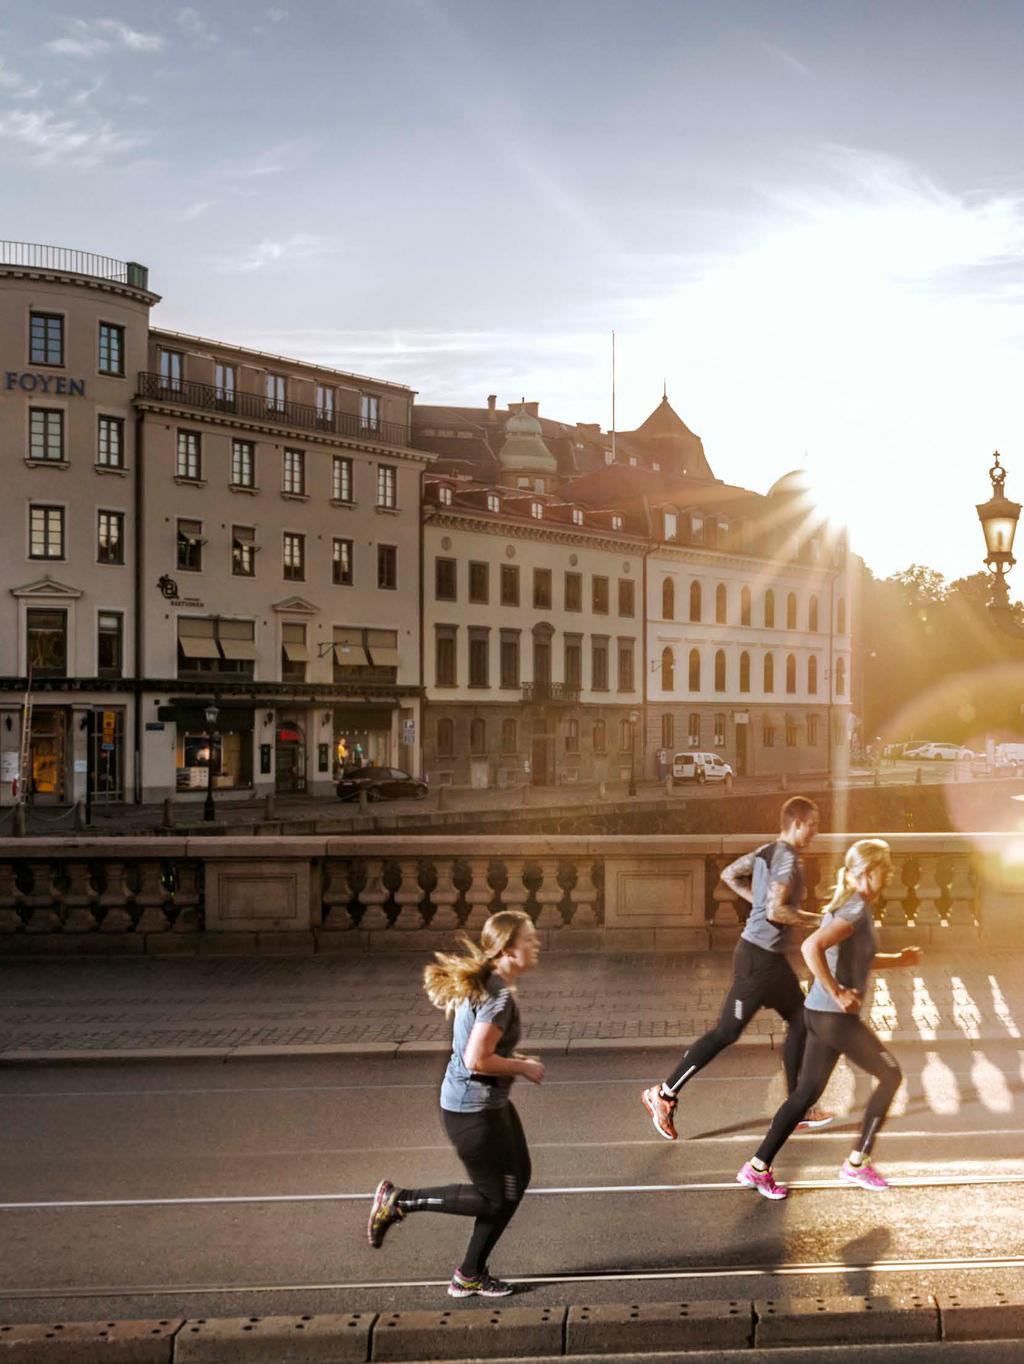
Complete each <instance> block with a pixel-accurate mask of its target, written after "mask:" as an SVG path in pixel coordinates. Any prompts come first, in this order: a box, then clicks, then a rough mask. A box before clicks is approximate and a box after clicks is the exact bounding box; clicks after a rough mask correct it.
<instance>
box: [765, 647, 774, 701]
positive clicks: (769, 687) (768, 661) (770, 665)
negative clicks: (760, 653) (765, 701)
mask: <svg viewBox="0 0 1024 1364" xmlns="http://www.w3.org/2000/svg"><path fill="white" fill-rule="evenodd" d="M763 681H764V691H765V694H766V695H771V693H772V692H773V691H774V690H775V658H774V656H773V655H772V654H765V656H764V678H763Z"/></svg>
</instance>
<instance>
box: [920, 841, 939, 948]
mask: <svg viewBox="0 0 1024 1364" xmlns="http://www.w3.org/2000/svg"><path fill="white" fill-rule="evenodd" d="M915 860H916V862H917V866H918V874H917V884H916V886H915V887H914V890H915V892H916V894H917V908H916V910H915V911H914V927H915V928H919V929H922V930H924V929H928V930H931V929H933V928H940V927H941V926H942V912H941V908H940V905H941V900H942V886H941V884H940V883H939V877H938V872H939V859H938V857H936V856H935V854H934V853H918V855H917V858H916V859H915Z"/></svg>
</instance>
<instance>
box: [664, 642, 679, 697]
mask: <svg viewBox="0 0 1024 1364" xmlns="http://www.w3.org/2000/svg"><path fill="white" fill-rule="evenodd" d="M675 689H676V656H675V652H674V651H673V650H672V649H670V648H669V647H668V645H666V646H665V648H664V649H662V651H661V690H662V691H675Z"/></svg>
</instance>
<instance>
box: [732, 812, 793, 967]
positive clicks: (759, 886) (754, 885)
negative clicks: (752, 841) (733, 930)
mask: <svg viewBox="0 0 1024 1364" xmlns="http://www.w3.org/2000/svg"><path fill="white" fill-rule="evenodd" d="M773 881H778V882H779V883H780V884H781V885H784V886H785V887H786V895H785V903H786V904H788V905H792V906H793V908H794V909H799V908H800V906H801V905H802V904H803V902H804V869H803V864H802V863H801V861H800V857H799V855H798V853H797V851H796V849H795V848H792V847H790V845H789V844H788V843H786V842H785V841H784V840H783V839H781V838H780V839H778V840H777V841H776V842H775V843H766V844H765V845H764V847H762V848H758V850H757V852H756V853H755V854H754V871H753V874H752V876H751V884H750V892H751V894H752V896H753V897H754V903H753V905H752V906H751V910H750V913H749V914H748V915H747V922H746V924H745V925H744V927H743V933H742V934H741V936H742V937H744V938H746V940H747V942H752V943H753V944H754V946H755V947H763V948H764V949H765V951H766V952H785V951H786V950H787V949H788V947H789V924H773V923H772V921H771V920H770V919H769V918H768V916H767V914H766V913H765V905H766V903H767V900H768V887H769V886H770V885H771V883H772V882H773Z"/></svg>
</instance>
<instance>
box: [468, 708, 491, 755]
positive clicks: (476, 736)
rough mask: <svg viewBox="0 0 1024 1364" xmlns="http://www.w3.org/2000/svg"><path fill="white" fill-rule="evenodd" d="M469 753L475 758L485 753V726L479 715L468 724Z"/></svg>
mask: <svg viewBox="0 0 1024 1364" xmlns="http://www.w3.org/2000/svg"><path fill="white" fill-rule="evenodd" d="M469 751H470V753H472V754H473V756H474V757H477V758H480V757H483V756H484V755H485V754H486V752H487V725H486V723H485V722H484V720H483V718H482V717H481V716H479V715H477V716H475V717H474V718H473V719H472V720H470V722H469Z"/></svg>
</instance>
